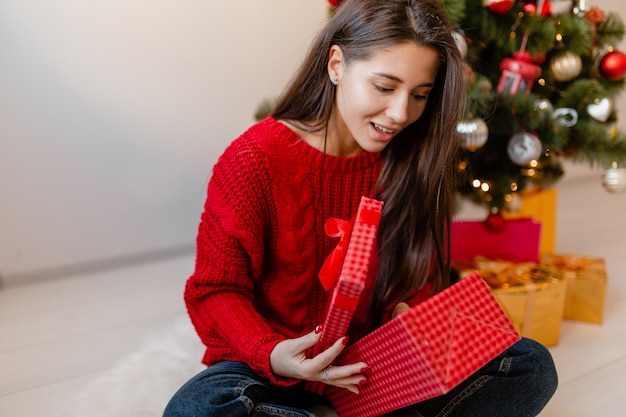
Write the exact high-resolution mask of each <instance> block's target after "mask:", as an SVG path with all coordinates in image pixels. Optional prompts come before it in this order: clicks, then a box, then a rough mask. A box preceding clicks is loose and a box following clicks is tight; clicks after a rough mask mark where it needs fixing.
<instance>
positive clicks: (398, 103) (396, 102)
mask: <svg viewBox="0 0 626 417" xmlns="http://www.w3.org/2000/svg"><path fill="white" fill-rule="evenodd" d="M408 113H409V97H407V96H406V95H404V94H397V95H394V96H393V97H391V99H390V100H389V103H388V105H387V111H386V114H387V117H389V118H390V119H391V120H393V121H394V122H395V123H398V124H403V123H405V122H406V120H407V118H408Z"/></svg>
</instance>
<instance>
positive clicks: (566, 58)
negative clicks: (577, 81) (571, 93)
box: [550, 51, 583, 82]
mask: <svg viewBox="0 0 626 417" xmlns="http://www.w3.org/2000/svg"><path fill="white" fill-rule="evenodd" d="M582 68H583V63H582V60H581V59H580V57H579V56H578V55H576V54H574V53H572V52H570V51H565V52H563V53H561V54H559V55H557V56H555V57H554V58H552V61H550V70H551V71H552V75H553V76H554V79H555V80H557V81H561V82H564V81H570V80H573V79H574V78H576V77H578V75H579V74H580V71H581V70H582Z"/></svg>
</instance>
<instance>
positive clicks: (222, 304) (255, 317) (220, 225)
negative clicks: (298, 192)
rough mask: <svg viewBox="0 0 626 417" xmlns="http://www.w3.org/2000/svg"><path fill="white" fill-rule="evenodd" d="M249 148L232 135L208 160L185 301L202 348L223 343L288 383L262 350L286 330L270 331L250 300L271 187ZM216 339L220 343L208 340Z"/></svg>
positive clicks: (257, 272)
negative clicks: (232, 139) (223, 148)
mask: <svg viewBox="0 0 626 417" xmlns="http://www.w3.org/2000/svg"><path fill="white" fill-rule="evenodd" d="M252 151H254V150H251V149H249V146H248V147H246V146H243V145H241V141H235V142H233V144H231V146H229V148H228V149H227V150H226V152H225V153H224V154H223V155H222V156H221V157H220V159H219V161H218V162H217V164H216V165H215V167H214V170H213V175H212V177H211V180H210V181H209V186H208V192H207V199H206V203H205V207H204V211H203V213H202V217H201V221H200V225H199V230H198V236H197V252H196V265H195V271H194V273H193V274H192V276H191V277H190V278H189V280H188V281H187V285H186V287H185V302H186V305H187V309H188V312H189V315H190V318H191V321H192V323H193V325H194V326H195V328H196V331H197V333H198V335H199V336H200V338H201V339H202V341H203V342H204V343H205V344H206V345H207V347H208V349H211V348H212V347H214V348H218V349H219V348H222V349H229V350H230V351H231V352H234V354H235V355H236V356H237V357H238V358H241V360H242V361H243V362H245V363H246V364H248V365H249V366H250V367H251V368H252V369H254V370H255V371H256V372H257V373H258V374H259V375H260V376H261V377H264V378H267V379H268V380H270V381H271V382H272V383H274V384H275V385H284V386H288V385H293V384H295V383H297V382H298V381H297V380H295V379H290V378H283V377H279V376H276V375H274V374H273V373H272V372H271V369H270V353H271V351H272V350H273V349H274V347H275V346H276V344H278V343H279V342H281V341H283V340H285V339H286V337H284V336H282V335H280V334H278V333H277V332H276V331H274V330H273V329H272V327H270V326H269V325H268V324H267V322H266V321H265V320H264V319H263V317H262V316H261V315H260V314H259V312H258V311H257V309H256V307H255V297H254V288H255V281H256V280H258V279H259V278H260V277H261V275H262V271H263V268H264V265H263V258H264V243H265V242H266V241H267V240H266V238H265V235H266V234H267V233H266V230H267V228H268V222H269V214H268V213H269V209H268V204H267V201H266V199H268V198H269V196H270V195H271V194H270V193H271V190H270V189H269V188H270V187H269V185H268V184H269V176H268V175H267V174H266V172H267V168H266V166H265V165H264V164H263V160H264V159H263V156H262V155H259V154H258V153H255V152H252ZM216 339H218V340H220V341H221V345H222V346H211V341H215V340H216Z"/></svg>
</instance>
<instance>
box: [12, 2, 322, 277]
mask: <svg viewBox="0 0 626 417" xmlns="http://www.w3.org/2000/svg"><path fill="white" fill-rule="evenodd" d="M327 4H328V3H327V2H326V1H325V0H223V1H217V0H176V1H174V0H106V1H104V0H3V1H2V2H0V275H3V276H4V280H5V281H6V282H14V281H20V280H23V279H26V278H27V277H33V276H39V275H50V274H54V273H55V270H57V272H58V269H59V268H60V269H61V270H62V271H65V272H67V270H68V267H69V268H70V269H71V267H72V266H73V265H74V266H76V265H79V266H80V265H82V266H83V267H84V266H89V265H91V266H94V265H100V266H102V265H104V264H106V263H107V262H109V261H114V262H115V260H119V259H126V260H129V259H132V258H133V257H136V256H138V255H141V254H146V253H150V252H153V251H157V252H158V251H164V252H176V251H181V250H190V248H192V246H193V243H194V240H195V232H196V227H197V223H198V219H199V215H200V211H201V209H202V203H203V202H204V196H205V186H206V180H207V178H208V177H209V175H210V171H211V168H212V166H213V164H214V162H215V160H216V159H217V157H218V156H219V154H220V153H221V151H222V150H223V149H224V147H225V146H226V145H227V144H228V143H230V141H231V140H232V139H234V138H235V137H236V136H237V135H238V134H239V133H241V131H243V130H244V129H245V128H246V127H247V126H248V125H250V124H251V123H252V122H253V115H254V112H255V110H256V107H257V105H258V104H259V103H260V102H261V101H262V100H263V99H264V98H267V97H273V96H275V95H276V94H278V92H279V91H280V90H281V88H282V87H283V86H284V84H285V82H286V81H287V79H288V77H289V76H290V74H291V72H292V70H293V69H294V67H295V65H296V64H297V62H298V61H299V58H300V57H301V56H302V55H303V54H304V52H305V50H306V47H307V46H308V42H309V40H310V39H311V37H312V36H313V34H314V33H315V32H316V31H317V30H318V29H319V27H320V25H321V24H322V23H323V22H324V21H325V20H326V17H327ZM120 257H121V258H120ZM129 257H130V258H129ZM114 262H113V263H114Z"/></svg>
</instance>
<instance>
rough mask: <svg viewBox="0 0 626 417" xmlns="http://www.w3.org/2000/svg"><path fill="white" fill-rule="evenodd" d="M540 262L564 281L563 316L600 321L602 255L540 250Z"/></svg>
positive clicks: (604, 280) (603, 284)
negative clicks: (593, 256)
mask: <svg viewBox="0 0 626 417" xmlns="http://www.w3.org/2000/svg"><path fill="white" fill-rule="evenodd" d="M540 263H541V265H543V266H545V267H547V268H550V269H551V270H552V271H553V272H554V273H555V274H556V275H557V276H558V277H559V278H560V279H561V280H562V281H564V282H565V284H566V288H567V290H566V296H565V311H564V312H563V317H564V318H566V319H569V320H578V321H584V322H588V323H595V324H601V323H602V316H603V313H604V300H605V297H606V287H607V274H606V264H605V262H604V259H603V258H592V257H586V256H578V255H564V254H544V255H543V256H542V257H541V261H540Z"/></svg>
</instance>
